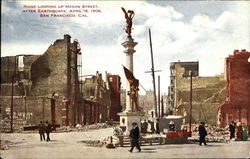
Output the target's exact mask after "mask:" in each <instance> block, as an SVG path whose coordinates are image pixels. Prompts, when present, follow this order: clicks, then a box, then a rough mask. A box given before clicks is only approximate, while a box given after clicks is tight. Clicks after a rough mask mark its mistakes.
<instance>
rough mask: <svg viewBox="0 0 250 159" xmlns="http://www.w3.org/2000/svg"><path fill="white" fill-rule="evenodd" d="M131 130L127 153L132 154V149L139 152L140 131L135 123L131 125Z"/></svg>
mask: <svg viewBox="0 0 250 159" xmlns="http://www.w3.org/2000/svg"><path fill="white" fill-rule="evenodd" d="M132 126H133V128H132V129H131V130H130V134H129V137H130V138H131V149H130V150H128V151H129V152H133V149H134V147H136V148H137V149H138V152H140V151H141V148H140V145H139V136H140V130H139V128H138V126H137V123H132Z"/></svg>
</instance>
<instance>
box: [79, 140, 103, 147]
mask: <svg viewBox="0 0 250 159" xmlns="http://www.w3.org/2000/svg"><path fill="white" fill-rule="evenodd" d="M81 142H82V143H85V144H86V145H87V146H92V147H102V146H104V145H106V144H107V142H105V141H102V140H86V141H81Z"/></svg>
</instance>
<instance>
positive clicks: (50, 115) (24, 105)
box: [1, 35, 81, 125]
mask: <svg viewBox="0 0 250 159" xmlns="http://www.w3.org/2000/svg"><path fill="white" fill-rule="evenodd" d="M79 55H80V48H79V45H78V42H77V41H74V42H72V43H71V37H70V36H69V35H64V38H63V39H58V40H56V41H55V42H54V43H53V44H52V45H50V46H49V48H48V49H47V51H46V52H45V53H44V54H43V55H17V56H10V57H2V58H1V101H3V102H2V105H1V112H2V114H3V118H6V119H8V118H9V117H10V114H9V113H10V105H11V102H10V101H11V98H12V97H13V99H14V100H13V101H14V102H13V107H14V109H13V111H14V114H19V116H22V115H20V113H23V114H24V116H25V119H27V114H29V115H30V116H29V119H30V120H28V124H31V125H34V124H37V123H38V122H39V121H40V120H48V121H50V122H51V123H52V125H55V124H63V123H67V124H70V125H71V124H72V125H74V124H76V123H77V122H78V121H77V120H78V109H79V107H80V105H81V104H80V103H81V98H80V92H79V81H78V69H77V58H78V56H79ZM12 83H13V88H14V89H13V90H14V91H13V93H12V91H11V90H12ZM65 101H67V109H68V110H67V111H63V110H62V109H64V108H65V107H64V105H65ZM65 112H67V113H66V114H65ZM65 116H67V120H68V121H67V122H66V121H65V120H64V119H63V118H66V117H65ZM14 118H17V116H16V117H14Z"/></svg>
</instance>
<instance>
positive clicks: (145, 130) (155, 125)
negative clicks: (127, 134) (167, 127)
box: [141, 119, 160, 134]
mask: <svg viewBox="0 0 250 159" xmlns="http://www.w3.org/2000/svg"><path fill="white" fill-rule="evenodd" d="M149 125H150V129H149V130H150V131H148V128H149ZM141 131H142V133H143V134H146V133H151V134H154V133H157V134H160V128H159V119H157V120H156V123H154V122H153V121H150V120H148V121H147V120H146V119H145V120H144V122H142V123H141Z"/></svg>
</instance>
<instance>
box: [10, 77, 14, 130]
mask: <svg viewBox="0 0 250 159" xmlns="http://www.w3.org/2000/svg"><path fill="white" fill-rule="evenodd" d="M13 87H14V75H12V77H11V105H10V131H11V132H12V131H13V108H14V106H13V104H14V101H13V96H14V88H13Z"/></svg>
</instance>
